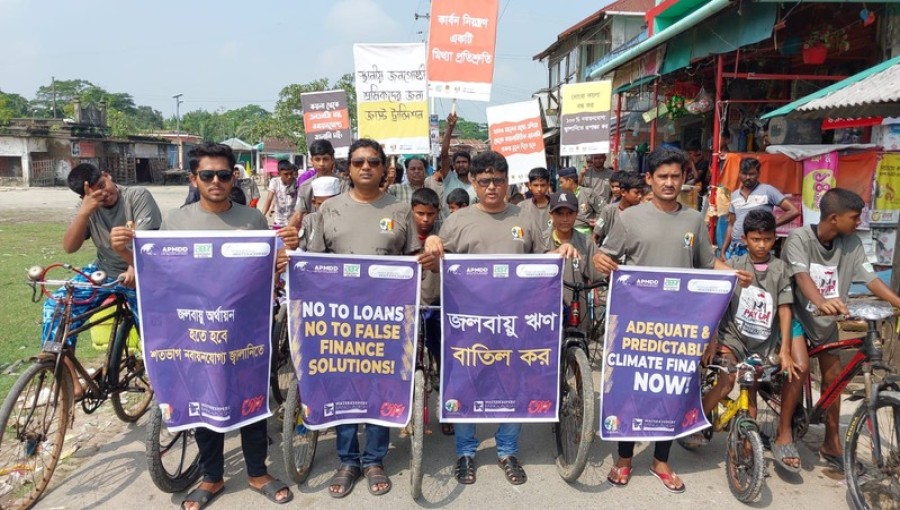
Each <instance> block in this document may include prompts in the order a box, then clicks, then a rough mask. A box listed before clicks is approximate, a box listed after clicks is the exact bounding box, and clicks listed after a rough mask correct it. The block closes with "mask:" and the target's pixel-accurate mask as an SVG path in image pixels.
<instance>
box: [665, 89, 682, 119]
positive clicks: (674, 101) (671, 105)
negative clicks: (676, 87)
mask: <svg viewBox="0 0 900 510" xmlns="http://www.w3.org/2000/svg"><path fill="white" fill-rule="evenodd" d="M665 105H666V109H667V110H668V112H669V118H670V119H672V120H675V119H677V118H679V117H684V116H685V115H687V113H688V112H687V110H685V108H684V96H680V95H678V94H672V95H671V96H670V97H668V98H666V102H665Z"/></svg>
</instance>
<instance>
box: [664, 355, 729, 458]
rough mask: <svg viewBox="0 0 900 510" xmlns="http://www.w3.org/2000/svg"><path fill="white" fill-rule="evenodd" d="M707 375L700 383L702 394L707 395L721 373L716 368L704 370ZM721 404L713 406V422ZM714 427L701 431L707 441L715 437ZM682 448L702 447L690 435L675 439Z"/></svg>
mask: <svg viewBox="0 0 900 510" xmlns="http://www.w3.org/2000/svg"><path fill="white" fill-rule="evenodd" d="M704 373H705V376H704V377H703V381H702V382H701V383H700V395H701V396H705V395H706V393H707V392H709V390H711V389H713V388H714V387H715V386H716V383H717V382H718V380H719V374H718V372H716V371H715V370H704ZM720 406H721V404H719V405H717V406H716V407H714V408H713V410H712V412H710V417H709V421H710V422H711V423H713V424H715V423H716V421H717V420H718V418H719V416H718V415H719V407H720ZM713 432H714V430H713V427H706V428H705V429H703V431H702V432H701V433H702V434H703V437H704V438H705V439H706V441H707V443H708V442H709V441H712V437H713ZM675 441H676V442H677V443H678V444H679V445H680V446H681V447H682V448H684V449H685V450H689V451H694V450H697V449H698V448H702V446H701V445H700V444H697V443H696V442H695V441H691V440H690V436H686V437H679V438H678V439H676V440H675Z"/></svg>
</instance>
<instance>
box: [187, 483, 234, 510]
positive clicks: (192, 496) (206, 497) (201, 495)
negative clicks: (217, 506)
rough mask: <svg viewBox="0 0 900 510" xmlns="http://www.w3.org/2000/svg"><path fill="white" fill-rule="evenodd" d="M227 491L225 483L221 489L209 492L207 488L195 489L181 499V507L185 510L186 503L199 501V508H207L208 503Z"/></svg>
mask: <svg viewBox="0 0 900 510" xmlns="http://www.w3.org/2000/svg"><path fill="white" fill-rule="evenodd" d="M223 492H225V486H224V485H223V486H222V488H221V489H219V490H218V491H216V492H209V491H208V490H206V489H200V488H197V489H194V490H192V491H191V492H190V493H188V495H187V496H185V497H184V499H182V500H181V509H182V510H184V504H185V503H197V508H199V509H201V510H202V509H203V508H206V506H207V505H209V504H210V503H212V502H213V500H214V499H216V498H217V497H219V495H220V494H222V493H223Z"/></svg>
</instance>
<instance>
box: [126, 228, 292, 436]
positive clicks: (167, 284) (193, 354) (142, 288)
mask: <svg viewBox="0 0 900 510" xmlns="http://www.w3.org/2000/svg"><path fill="white" fill-rule="evenodd" d="M136 234H137V237H136V238H135V241H134V243H135V250H134V258H135V269H136V272H137V292H138V306H139V307H140V313H141V338H142V339H143V354H144V362H145V363H146V367H147V374H148V375H149V377H150V383H151V384H152V385H153V389H154V391H155V392H156V401H157V402H158V403H159V407H160V410H161V411H162V416H163V422H164V423H165V424H166V427H167V428H168V429H169V430H170V431H172V432H175V431H179V430H186V429H190V428H194V427H206V428H208V429H211V430H215V431H217V432H228V431H230V430H235V429H238V428H240V427H243V426H244V425H247V424H250V423H253V422H256V421H259V420H264V419H266V418H268V417H269V416H270V415H271V414H272V413H270V412H269V365H270V361H271V360H270V357H271V355H272V353H271V349H270V348H269V346H270V345H271V335H272V296H273V291H274V272H275V250H276V248H275V246H276V245H275V234H274V232H266V231H225V232H223V231H146V230H139V231H137V232H136ZM223 275H228V276H226V277H224V278H223ZM242 282H253V285H246V284H244V283H242Z"/></svg>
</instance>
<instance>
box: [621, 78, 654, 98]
mask: <svg viewBox="0 0 900 510" xmlns="http://www.w3.org/2000/svg"><path fill="white" fill-rule="evenodd" d="M658 77H659V76H657V75H653V76H645V77H643V78H641V79H639V80H635V81H633V82H631V83H628V84H625V85H622V86H621V87H618V88H617V89H616V90H613V94H621V93H622V92H628V91H629V90H632V89H636V88H638V87H640V86H641V85H646V84H647V83H651V82H652V81H653V80H655V79H657V78H658Z"/></svg>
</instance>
